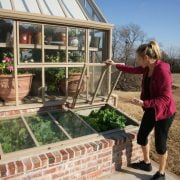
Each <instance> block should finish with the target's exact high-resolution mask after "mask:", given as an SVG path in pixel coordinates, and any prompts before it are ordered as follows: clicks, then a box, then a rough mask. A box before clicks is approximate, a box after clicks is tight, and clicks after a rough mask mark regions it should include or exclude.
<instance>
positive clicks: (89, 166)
mask: <svg viewBox="0 0 180 180" xmlns="http://www.w3.org/2000/svg"><path fill="white" fill-rule="evenodd" d="M95 166H97V161H90V162H89V163H87V167H88V168H91V167H95Z"/></svg>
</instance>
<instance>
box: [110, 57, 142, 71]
mask: <svg viewBox="0 0 180 180" xmlns="http://www.w3.org/2000/svg"><path fill="white" fill-rule="evenodd" d="M106 64H107V65H115V66H116V68H117V69H118V70H120V71H123V72H126V73H129V74H143V73H144V68H142V67H141V66H138V67H133V66H126V65H125V64H124V63H115V62H114V61H112V60H107V61H106Z"/></svg>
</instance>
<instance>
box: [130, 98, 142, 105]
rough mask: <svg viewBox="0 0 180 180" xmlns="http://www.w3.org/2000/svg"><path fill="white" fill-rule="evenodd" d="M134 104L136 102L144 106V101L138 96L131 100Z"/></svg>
mask: <svg viewBox="0 0 180 180" xmlns="http://www.w3.org/2000/svg"><path fill="white" fill-rule="evenodd" d="M130 102H131V103H132V104H135V105H137V106H141V107H142V106H143V101H142V100H140V99H137V98H133V99H131V101H130Z"/></svg>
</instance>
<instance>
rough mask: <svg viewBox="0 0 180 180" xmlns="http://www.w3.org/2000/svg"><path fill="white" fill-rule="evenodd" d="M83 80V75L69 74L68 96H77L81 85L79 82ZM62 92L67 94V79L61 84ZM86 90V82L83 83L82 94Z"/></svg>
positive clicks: (61, 81)
mask: <svg viewBox="0 0 180 180" xmlns="http://www.w3.org/2000/svg"><path fill="white" fill-rule="evenodd" d="M80 78H81V73H72V74H69V78H68V95H70V96H74V95H75V94H76V90H77V86H78V84H79V80H80ZM59 84H60V86H59V88H60V90H61V91H62V92H63V93H64V94H65V93H66V79H65V78H64V79H62V80H60V82H59ZM84 90H85V82H84V81H82V84H81V89H80V93H82V92H84Z"/></svg>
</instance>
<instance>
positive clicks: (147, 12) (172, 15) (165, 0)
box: [96, 0, 180, 48]
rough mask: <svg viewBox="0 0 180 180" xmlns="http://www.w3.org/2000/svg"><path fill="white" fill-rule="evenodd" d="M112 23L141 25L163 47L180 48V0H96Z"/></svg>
mask: <svg viewBox="0 0 180 180" xmlns="http://www.w3.org/2000/svg"><path fill="white" fill-rule="evenodd" d="M96 3H97V4H98V6H99V7H100V9H101V10H102V12H103V14H104V15H105V17H106V18H107V20H108V22H109V23H112V24H116V25H125V24H129V23H134V24H138V25H140V27H141V29H142V30H143V31H144V32H145V33H147V35H148V37H149V38H155V39H156V40H157V41H158V42H160V43H162V45H163V46H164V48H166V47H169V46H175V47H180V0H96Z"/></svg>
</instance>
